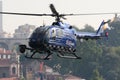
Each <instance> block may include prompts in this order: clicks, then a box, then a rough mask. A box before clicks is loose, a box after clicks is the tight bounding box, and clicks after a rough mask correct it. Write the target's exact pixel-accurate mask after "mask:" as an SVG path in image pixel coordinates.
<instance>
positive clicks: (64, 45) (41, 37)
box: [0, 4, 113, 60]
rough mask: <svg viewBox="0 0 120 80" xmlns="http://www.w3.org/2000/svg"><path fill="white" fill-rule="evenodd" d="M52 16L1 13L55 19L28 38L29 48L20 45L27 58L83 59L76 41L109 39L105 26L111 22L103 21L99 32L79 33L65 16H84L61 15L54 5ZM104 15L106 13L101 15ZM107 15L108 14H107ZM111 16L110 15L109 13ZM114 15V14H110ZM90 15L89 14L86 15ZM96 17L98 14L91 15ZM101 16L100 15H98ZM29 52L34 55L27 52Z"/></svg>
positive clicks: (51, 5) (21, 51)
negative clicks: (40, 55)
mask: <svg viewBox="0 0 120 80" xmlns="http://www.w3.org/2000/svg"><path fill="white" fill-rule="evenodd" d="M49 7H50V9H51V11H52V14H29V13H12V12H0V14H12V15H27V16H52V17H55V22H53V23H52V24H51V25H48V26H45V25H43V26H40V27H37V28H36V29H35V30H34V31H33V33H32V34H31V36H30V37H29V38H28V39H29V41H28V44H29V47H27V46H26V45H25V44H21V45H19V51H20V53H23V54H24V55H25V57H26V58H30V59H41V60H49V59H50V56H51V55H52V54H53V53H54V52H55V53H56V54H57V56H59V57H61V58H68V59H81V57H79V56H78V55H76V45H77V43H76V41H77V40H81V39H85V40H88V39H95V40H97V39H101V38H102V37H108V32H105V33H104V30H105V29H106V28H105V26H104V25H105V24H107V23H109V22H111V20H108V21H106V22H105V21H104V20H103V21H102V22H101V24H100V26H99V28H98V30H97V32H95V33H92V32H77V31H76V30H75V29H74V28H73V26H71V25H70V24H67V23H64V22H62V21H61V18H62V19H66V18H65V17H64V16H78V15H84V14H59V13H58V12H57V10H56V9H55V7H54V5H53V4H50V6H49ZM100 14H104V13H100ZM105 14H106V13H105ZM108 14H109V13H108ZM110 14H113V13H110ZM85 15H88V14H85ZM91 15H96V14H91ZM98 15H99V13H98ZM26 50H29V51H30V53H32V54H31V55H30V56H28V54H29V53H27V52H26ZM36 54H45V56H44V57H38V58H35V57H34V56H35V55H36Z"/></svg>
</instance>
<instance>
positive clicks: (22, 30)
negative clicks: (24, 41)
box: [13, 24, 35, 38]
mask: <svg viewBox="0 0 120 80" xmlns="http://www.w3.org/2000/svg"><path fill="white" fill-rule="evenodd" d="M34 29H35V26H34V25H29V24H25V25H20V26H19V27H18V29H16V30H15V33H14V35H13V37H14V38H28V37H29V36H30V34H31V33H32V32H33V31H34Z"/></svg>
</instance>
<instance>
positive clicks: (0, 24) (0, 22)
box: [0, 1, 3, 32]
mask: <svg viewBox="0 0 120 80" xmlns="http://www.w3.org/2000/svg"><path fill="white" fill-rule="evenodd" d="M0 12H2V1H0ZM0 32H3V29H2V14H0Z"/></svg>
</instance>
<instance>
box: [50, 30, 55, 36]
mask: <svg viewBox="0 0 120 80" xmlns="http://www.w3.org/2000/svg"><path fill="white" fill-rule="evenodd" d="M51 33H52V35H51V36H52V37H56V29H53V30H52V32H51Z"/></svg>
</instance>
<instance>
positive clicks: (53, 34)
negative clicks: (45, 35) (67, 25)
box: [51, 28, 63, 37]
mask: <svg viewBox="0 0 120 80" xmlns="http://www.w3.org/2000/svg"><path fill="white" fill-rule="evenodd" d="M62 36H63V31H62V29H60V28H57V29H52V32H51V37H62Z"/></svg>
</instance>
